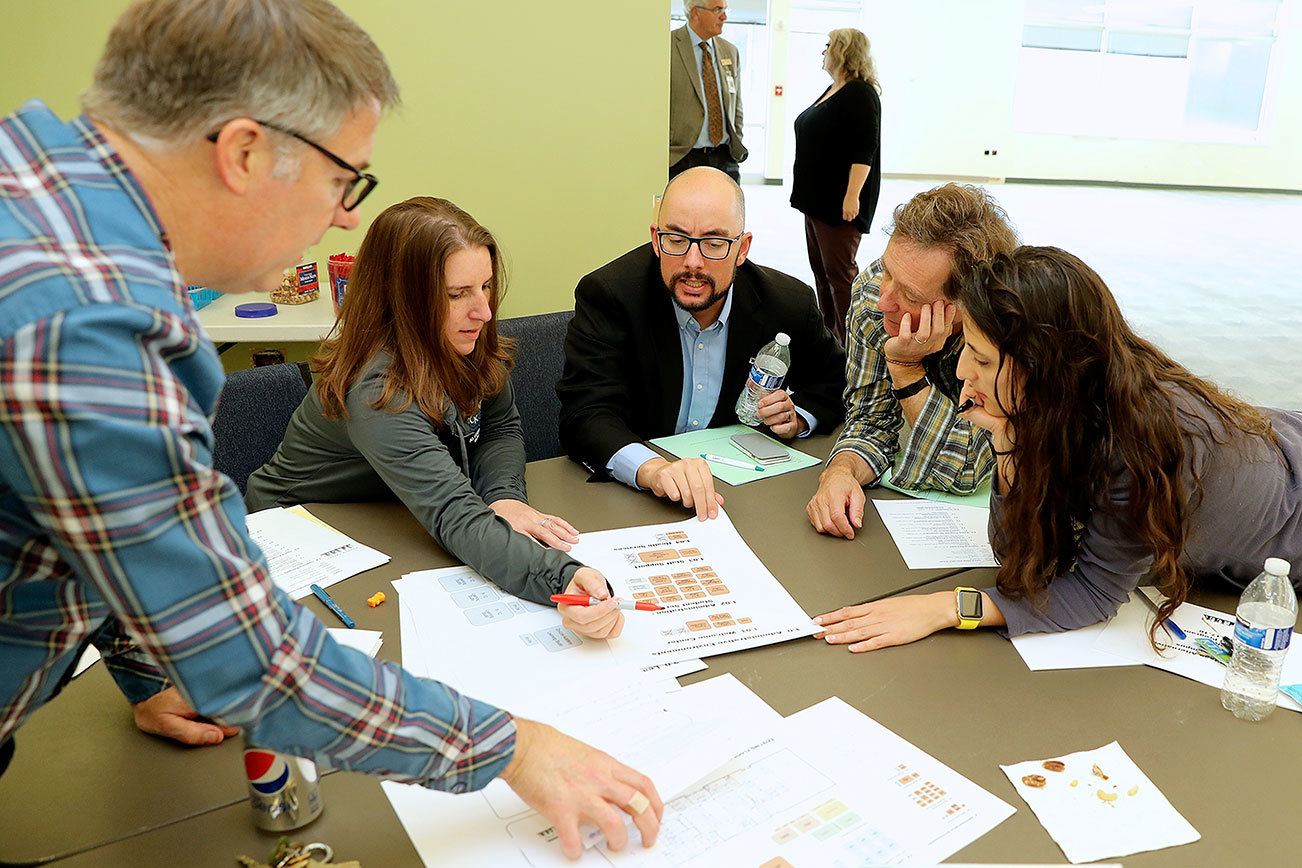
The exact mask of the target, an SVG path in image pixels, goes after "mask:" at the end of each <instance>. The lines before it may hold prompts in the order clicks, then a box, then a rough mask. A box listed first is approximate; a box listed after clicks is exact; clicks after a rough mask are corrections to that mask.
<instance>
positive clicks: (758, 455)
mask: <svg viewBox="0 0 1302 868" xmlns="http://www.w3.org/2000/svg"><path fill="white" fill-rule="evenodd" d="M728 440H729V441H730V442H731V443H732V445H733V446H736V447H737V448H738V449H740V450H741V451H742V452H744V453H746V454H747V455H749V456H750V457H751V458H754V459H755V461H756V462H758V463H759V464H760V465H762V466H768V465H770V464H781V463H782V462H783V461H790V460H791V453H790V452H789V451H788V450H787V448H786V447H785V446H782V445H780V444H778V443H774V442H773V441H772V440H770V439H769V438H768V437H765V436H764V435H763V434H760V433H758V432H755V431H751V432H750V433H748V434H734V435H732V436H731V437H729V438H728Z"/></svg>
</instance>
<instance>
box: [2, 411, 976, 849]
mask: <svg viewBox="0 0 1302 868" xmlns="http://www.w3.org/2000/svg"><path fill="white" fill-rule="evenodd" d="M832 442H833V438H831V437H814V438H810V439H809V440H806V441H802V443H801V447H802V448H804V449H806V450H807V451H809V452H811V453H813V454H817V455H822V454H825V453H826V450H827V449H828V448H829V447H830V446H831V444H832ZM818 470H819V468H818V467H812V468H807V469H805V470H801V471H797V472H793V473H789V474H785V475H783V476H779V477H774V478H772V479H768V480H763V481H760V482H755V483H751V484H748V485H744V486H739V487H736V488H733V487H731V486H727V485H722V484H721V486H720V490H721V491H722V492H723V493H724V497H725V498H726V500H727V504H726V506H725V508H726V509H727V510H728V514H729V515H730V516H731V517H732V519H733V522H734V523H735V524H736V526H737V528H738V530H739V531H740V532H741V533H742V535H743V536H744V537H745V538H746V541H747V542H748V543H749V544H750V545H751V547H752V548H753V549H754V550H755V552H756V554H757V555H758V556H759V557H760V558H761V559H762V560H763V561H764V562H765V564H766V565H768V567H769V569H770V570H772V571H773V573H774V574H775V575H776V576H777V577H778V578H779V579H780V580H781V581H782V582H783V584H784V585H786V586H787V587H788V588H789V589H791V591H792V595H793V596H794V597H795V598H796V600H797V602H799V603H800V604H801V605H802V606H803V607H805V609H806V611H808V612H809V613H810V614H816V613H818V612H822V611H825V610H828V609H832V608H835V607H837V606H840V605H843V604H845V603H848V602H856V601H859V600H863V599H868V598H876V597H881V596H887V595H889V594H892V593H895V592H897V591H899V590H902V589H906V588H909V587H913V586H915V585H917V584H919V583H925V582H929V581H933V580H935V579H937V578H939V577H941V576H944V575H949V574H951V573H953V572H955V571H952V570H951V571H944V570H909V569H908V568H907V567H906V566H905V564H904V562H903V561H902V560H901V558H900V556H899V553H898V551H897V550H896V548H895V546H894V544H893V543H892V542H891V540H890V535H889V533H888V532H887V531H886V529H885V527H884V526H883V525H882V524H881V522H880V519H879V518H878V516H877V513H876V511H875V510H874V509H872V507H871V506H869V508H868V510H867V512H866V514H865V522H864V524H865V527H864V528H863V531H862V532H861V533H860V534H858V536H857V537H856V539H854V540H853V541H846V540H839V539H833V538H830V537H825V536H821V535H819V534H818V533H816V532H815V531H814V530H813V528H811V527H810V526H809V523H808V521H807V520H806V519H805V514H804V508H805V503H806V502H807V501H808V499H809V497H810V496H811V495H812V493H813V491H814V489H815V488H816V486H817V478H818ZM586 479H587V474H586V472H585V471H584V470H583V469H582V468H581V467H580V466H579V465H577V464H575V463H573V462H571V461H569V460H568V459H564V458H557V459H552V460H549V461H541V462H535V463H532V464H530V465H529V466H528V468H527V480H528V483H529V493H530V499H531V501H532V502H533V503H534V505H535V506H537V507H538V508H539V509H542V510H544V511H547V512H553V513H556V514H559V515H562V516H564V517H565V518H567V519H568V520H570V521H571V522H572V523H573V524H574V525H575V526H576V527H578V528H579V529H580V531H588V530H605V529H609V528H617V527H629V526H635V525H643V524H655V523H660V522H671V521H680V520H682V519H684V518H685V517H687V513H686V512H685V510H683V509H682V508H681V507H677V506H673V505H670V504H668V503H666V502H663V501H660V500H657V499H656V498H654V497H652V496H651V495H649V494H647V493H639V492H635V491H633V490H631V489H629V488H627V487H625V486H623V485H620V484H618V483H587V482H586ZM874 496H890V497H896V496H899V495H895V494H894V493H892V492H882V493H880V494H874ZM310 509H311V511H312V512H313V513H314V514H316V515H317V516H319V517H321V518H322V519H323V520H325V521H327V522H329V523H331V524H333V525H335V526H336V527H338V528H339V529H340V530H342V531H344V532H345V533H348V534H349V535H350V536H352V537H353V538H355V539H357V540H358V541H360V542H362V543H365V544H367V545H370V546H373V547H375V548H377V549H379V550H380V551H383V552H385V553H386V554H388V555H390V556H391V557H392V560H391V561H390V562H389V563H388V564H386V565H384V566H382V567H379V568H376V569H374V570H371V571H368V572H367V573H364V574H362V575H360V576H356V577H354V578H352V579H349V580H347V581H344V582H341V583H339V584H337V585H334V586H332V587H331V588H330V593H331V595H332V596H333V597H334V598H335V599H336V600H337V601H338V602H339V604H340V605H341V606H342V607H343V609H344V610H345V611H347V612H348V613H349V614H351V615H352V616H353V617H354V618H355V619H356V621H357V625H358V627H359V628H361V629H370V630H383V631H384V634H385V641H384V647H383V648H382V649H381V651H380V656H381V657H382V658H385V659H390V660H399V659H400V650H401V640H400V637H399V631H398V606H397V605H396V594H395V593H394V591H393V588H392V587H390V585H389V582H390V581H391V580H393V579H396V578H398V577H399V576H401V575H402V574H403V573H407V572H412V571H415V570H420V569H430V568H434V567H442V566H451V565H453V564H455V563H457V561H455V560H454V559H453V558H451V557H450V556H449V555H447V554H446V553H445V552H444V551H443V550H442V549H441V548H439V546H438V545H436V544H435V543H434V542H433V540H431V539H430V538H429V536H428V535H427V534H426V533H425V532H424V530H423V529H422V528H421V527H420V526H419V524H417V523H416V521H415V520H414V519H413V518H412V517H411V515H410V514H409V513H408V512H407V511H406V509H405V508H403V507H402V506H401V505H400V504H397V503H369V504H313V505H311V506H310ZM771 528H782V529H783V532H782V533H773V532H770V530H769V529H771ZM811 564H817V565H818V572H817V574H816V575H811V573H810V565H811ZM377 590H384V591H386V592H387V593H388V594H389V596H390V602H389V603H387V604H386V605H384V606H381V607H379V608H377V609H369V608H368V607H367V606H366V603H365V600H366V598H367V597H369V596H370V595H371V594H373V593H375V591H377ZM301 602H302V603H303V604H304V605H306V606H308V608H310V609H312V610H313V611H314V612H316V614H317V615H318V616H320V617H322V618H323V619H324V620H325V621H326V623H327V624H328V625H330V626H339V625H338V622H337V619H335V617H334V616H333V615H331V614H330V613H329V612H327V611H326V609H325V607H324V606H322V605H321V604H320V602H319V601H317V600H316V599H315V598H313V597H308V598H306V599H305V600H303V601H301ZM16 744H17V753H16V755H15V757H14V761H13V764H12V765H11V767H10V769H9V771H8V772H7V773H6V774H5V775H4V776H3V777H0V811H2V812H3V816H4V818H5V822H3V823H0V863H4V862H18V863H21V862H37V861H45V860H49V859H51V858H56V857H59V856H62V855H65V854H68V853H72V852H79V851H81V850H85V849H87V848H92V847H96V846H99V845H101V844H104V843H106V842H109V841H114V840H118V839H121V838H125V837H130V836H132V835H136V834H140V833H141V832H144V831H146V830H149V829H152V828H157V827H159V826H164V825H167V824H170V823H175V822H177V821H180V820H183V819H185V818H187V817H191V816H194V815H196V814H199V813H203V812H205V811H210V810H212V809H214V808H217V807H220V806H222V805H229V804H233V803H235V802H239V801H241V800H243V799H244V798H245V792H246V791H245V785H244V781H243V778H242V764H241V761H240V756H239V752H240V751H241V750H242V747H243V744H242V741H241V740H240V739H238V738H236V739H231V740H228V741H227V742H226V743H224V744H222V745H220V746H218V747H210V748H202V749H187V748H184V747H181V746H178V745H175V744H173V743H171V742H168V741H164V740H161V739H156V738H151V737H149V736H145V735H143V734H141V733H140V732H138V731H137V730H136V728H135V726H134V725H133V724H132V722H131V714H130V708H129V706H128V705H127V704H126V702H125V701H124V700H123V699H122V696H121V694H120V693H118V691H117V689H116V687H115V686H114V684H113V682H112V679H111V678H110V677H109V676H108V674H107V672H106V671H105V669H104V667H103V666H102V665H98V664H97V665H96V666H94V667H92V668H91V669H90V670H89V671H87V672H86V673H85V674H84V675H82V676H81V677H79V678H77V679H76V680H75V681H73V682H72V683H71V684H70V685H68V687H67V688H66V689H65V691H64V693H63V694H62V695H61V696H59V697H58V699H57V700H55V701H54V702H51V703H50V704H48V705H47V706H45V707H44V708H42V709H40V710H39V711H37V712H36V713H35V714H34V715H33V716H32V718H31V720H30V721H28V723H27V724H26V725H25V726H24V727H23V728H22V729H21V730H20V731H19V732H18V734H17V739H16Z"/></svg>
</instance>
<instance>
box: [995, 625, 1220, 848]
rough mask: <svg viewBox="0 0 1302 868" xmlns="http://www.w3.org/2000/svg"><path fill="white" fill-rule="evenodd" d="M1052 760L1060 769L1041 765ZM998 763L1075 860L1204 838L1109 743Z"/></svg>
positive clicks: (1120, 752) (1121, 752)
mask: <svg viewBox="0 0 1302 868" xmlns="http://www.w3.org/2000/svg"><path fill="white" fill-rule="evenodd" d="M1141 605H1142V604H1141ZM1053 761H1056V762H1060V763H1062V764H1063V765H1064V766H1065V768H1064V769H1063V770H1062V771H1054V770H1053V769H1051V768H1046V765H1045V764H1046V762H1053ZM1000 768H1001V769H1003V770H1004V774H1006V775H1008V780H1010V781H1012V784H1013V788H1014V789H1016V790H1017V793H1018V795H1020V796H1021V797H1022V798H1023V799H1024V800H1025V801H1026V804H1028V805H1029V806H1030V807H1031V810H1032V811H1034V812H1035V816H1036V817H1037V818H1039V820H1040V824H1041V825H1043V826H1044V828H1045V831H1047V832H1048V833H1049V835H1050V836H1051V837H1052V838H1053V840H1054V841H1055V842H1057V844H1058V846H1059V847H1060V848H1062V853H1063V855H1064V856H1066V857H1067V858H1068V859H1069V860H1070V861H1072V862H1074V863H1080V862H1093V861H1094V860H1096V859H1106V858H1109V857H1114V856H1129V855H1130V854H1132V853H1145V852H1147V851H1149V850H1161V849H1164V848H1166V847H1177V846H1179V845H1181V844H1190V843H1193V842H1194V841H1197V840H1198V839H1199V838H1201V837H1202V836H1201V835H1199V834H1198V830H1197V829H1195V828H1194V827H1193V826H1191V825H1189V821H1188V820H1186V819H1185V818H1184V817H1183V816H1181V815H1180V812H1179V811H1177V810H1176V809H1175V808H1174V807H1172V806H1171V803H1170V802H1168V801H1167V800H1166V796H1164V795H1162V793H1161V791H1160V790H1158V788H1157V787H1156V786H1154V784H1153V782H1152V781H1150V780H1149V779H1148V777H1147V776H1146V775H1145V774H1144V773H1143V772H1142V771H1140V769H1139V767H1138V766H1137V765H1135V763H1134V761H1132V760H1131V759H1130V757H1129V756H1127V755H1126V752H1125V751H1124V750H1122V749H1121V745H1119V744H1117V743H1116V742H1115V741H1114V742H1112V743H1111V744H1108V745H1104V746H1103V747H1100V748H1096V749H1095V750H1087V751H1081V752H1079V753H1073V754H1068V755H1066V756H1060V757H1047V758H1046V759H1045V760H1027V761H1026V762H1021V763H1017V764H1016V765H1009V766H1000ZM1105 776H1106V777H1105ZM1041 781H1043V783H1042V784H1041V785H1040V786H1032V785H1031V782H1034V783H1037V784H1039V783H1040V782H1041Z"/></svg>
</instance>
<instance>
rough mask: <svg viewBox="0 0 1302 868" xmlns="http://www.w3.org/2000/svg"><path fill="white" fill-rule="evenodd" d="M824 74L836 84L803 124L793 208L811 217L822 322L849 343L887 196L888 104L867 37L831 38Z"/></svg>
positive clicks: (837, 34) (848, 31)
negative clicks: (868, 246)
mask: <svg viewBox="0 0 1302 868" xmlns="http://www.w3.org/2000/svg"><path fill="white" fill-rule="evenodd" d="M823 68H824V69H825V70H827V73H828V75H830V76H832V84H831V86H830V87H828V89H827V90H825V91H823V94H822V96H820V97H819V98H818V100H817V101H816V102H815V103H814V104H813V105H811V106H810V107H809V108H807V109H805V110H804V111H803V112H801V113H800V116H799V117H798V118H796V162H795V166H794V167H793V169H792V179H791V207H793V208H795V209H796V210H797V211H799V212H801V213H802V214H804V215H805V240H806V241H807V242H808V244H809V264H810V267H812V268H813V270H814V285H815V286H816V287H817V288H818V304H819V307H820V308H821V309H822V311H823V321H824V322H825V323H827V327H828V329H829V330H830V331H831V332H832V333H833V334H834V335H836V338H837V340H839V341H840V342H841V343H842V344H843V345H844V344H845V340H846V338H845V319H846V314H847V313H848V312H849V309H850V284H851V283H853V282H854V279H855V277H856V276H857V275H858V273H859V266H858V264H857V263H856V262H855V255H856V254H857V253H858V251H859V239H860V238H862V237H863V234H864V233H865V232H867V231H868V228H869V226H870V225H871V224H872V220H873V212H874V211H876V210H877V196H878V194H879V193H880V192H881V177H882V172H881V166H880V165H879V161H880V157H881V120H882V104H881V100H880V99H879V98H878V96H877V94H878V91H879V90H880V85H879V84H878V83H877V70H876V69H875V68H874V66H873V61H872V56H871V55H870V54H869V53H868V37H867V36H864V34H863V33H862V32H861V31H859V30H854V29H852V28H844V29H841V30H833V31H832V32H831V33H829V34H828V36H827V47H826V48H824V49H823Z"/></svg>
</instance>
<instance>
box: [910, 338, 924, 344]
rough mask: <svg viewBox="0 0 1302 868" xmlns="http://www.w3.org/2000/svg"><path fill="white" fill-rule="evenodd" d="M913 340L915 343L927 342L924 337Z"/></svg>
mask: <svg viewBox="0 0 1302 868" xmlns="http://www.w3.org/2000/svg"><path fill="white" fill-rule="evenodd" d="M913 342H914V343H917V344H925V343H926V341H924V340H923V339H922V338H914V339H913Z"/></svg>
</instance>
